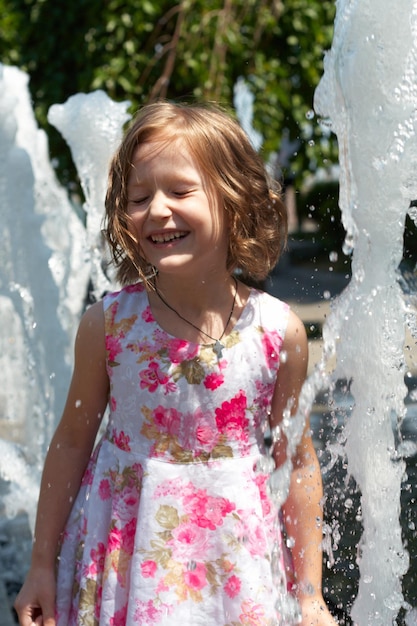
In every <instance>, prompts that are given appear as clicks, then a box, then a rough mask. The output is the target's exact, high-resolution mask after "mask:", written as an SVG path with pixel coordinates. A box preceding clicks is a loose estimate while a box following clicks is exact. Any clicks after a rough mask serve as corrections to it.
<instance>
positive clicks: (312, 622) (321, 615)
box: [299, 595, 337, 626]
mask: <svg viewBox="0 0 417 626" xmlns="http://www.w3.org/2000/svg"><path fill="white" fill-rule="evenodd" d="M299 603H300V607H301V614H302V618H301V622H300V624H301V626H336V624H337V622H336V620H335V619H334V617H333V616H332V614H331V613H330V611H329V609H328V608H327V606H326V603H325V602H324V600H323V597H322V596H321V595H311V596H305V597H303V599H300V600H299Z"/></svg>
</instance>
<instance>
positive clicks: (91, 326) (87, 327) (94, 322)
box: [75, 300, 104, 348]
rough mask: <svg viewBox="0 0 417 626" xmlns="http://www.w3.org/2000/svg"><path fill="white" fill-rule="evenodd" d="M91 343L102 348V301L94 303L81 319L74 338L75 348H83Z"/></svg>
mask: <svg viewBox="0 0 417 626" xmlns="http://www.w3.org/2000/svg"><path fill="white" fill-rule="evenodd" d="M92 343H96V344H97V345H100V344H101V343H102V344H103V346H104V310H103V301H102V300H100V301H99V302H95V303H94V304H92V305H91V306H90V307H88V309H87V310H86V311H85V313H84V314H83V316H82V317H81V321H80V324H79V327H78V332H77V337H76V343H75V346H76V348H77V347H78V348H83V347H85V346H86V345H87V346H88V345H89V346H91V344H92Z"/></svg>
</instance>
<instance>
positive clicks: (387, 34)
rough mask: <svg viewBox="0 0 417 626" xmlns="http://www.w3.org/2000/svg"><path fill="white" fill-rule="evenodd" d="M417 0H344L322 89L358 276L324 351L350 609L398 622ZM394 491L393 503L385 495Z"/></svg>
mask: <svg viewBox="0 0 417 626" xmlns="http://www.w3.org/2000/svg"><path fill="white" fill-rule="evenodd" d="M416 36H417V2H415V1H413V0H407V1H405V2H403V3H402V4H401V10H399V8H398V7H396V6H394V4H393V3H392V2H388V1H387V0H344V1H339V2H337V15H336V21H335V31H334V40H333V44H332V48H331V50H330V52H329V53H327V55H326V57H325V71H324V76H323V78H322V80H321V83H320V85H319V86H318V88H317V90H316V94H315V109H316V111H317V113H318V114H319V115H320V116H322V117H323V118H325V119H326V120H327V123H329V122H330V125H331V129H332V130H333V132H335V133H336V135H337V139H338V143H339V152H340V162H341V177H340V199H339V202H340V207H341V210H342V219H343V223H344V226H345V228H346V231H347V237H346V246H348V247H349V248H350V249H351V250H352V251H353V258H352V280H351V282H350V284H349V286H348V287H347V289H346V290H345V291H344V292H343V294H342V295H341V297H340V298H339V299H338V301H336V303H335V306H334V309H333V312H332V315H331V316H330V318H329V319H328V321H327V324H326V325H325V328H324V332H323V336H324V341H325V357H324V361H326V359H327V358H330V357H331V356H334V354H336V356H337V366H336V371H335V373H334V376H335V377H339V378H344V379H347V380H348V381H351V393H352V394H353V396H354V399H355V407H354V410H353V412H352V415H351V417H350V419H349V420H348V423H347V426H346V441H345V445H344V450H345V454H346V456H347V459H348V471H349V473H351V474H352V475H353V477H354V478H355V480H356V481H357V483H358V485H359V487H360V490H361V492H362V498H361V508H362V520H363V536H362V540H361V542H360V557H359V568H360V574H361V575H360V583H359V592H358V596H357V598H356V601H355V604H354V606H353V610H352V618H353V620H354V621H355V622H356V623H357V624H359V625H360V626H361V625H362V624H363V625H365V624H366V625H368V624H369V625H370V624H375V625H381V626H382V625H385V624H391V623H392V622H393V621H394V620H395V617H396V615H397V613H398V611H399V610H400V608H401V607H403V606H404V599H403V594H402V590H401V577H402V576H403V575H404V574H405V572H406V571H407V569H408V555H407V552H406V551H405V549H404V547H403V545H402V540H401V526H400V522H399V516H400V493H401V483H402V479H403V474H404V462H403V460H402V459H401V456H400V455H399V453H398V451H397V450H396V447H395V440H394V433H393V430H392V424H391V422H392V418H393V415H394V416H395V418H396V420H398V422H400V421H401V419H402V418H403V417H404V414H405V408H404V402H403V401H404V398H405V396H406V391H407V390H406V386H405V384H404V375H405V373H406V367H405V361H404V353H403V347H404V339H405V330H404V329H405V321H406V312H405V305H404V300H403V296H402V292H401V289H400V286H399V283H398V266H399V263H400V261H401V259H402V252H403V233H404V224H405V218H406V215H407V212H408V209H409V206H410V202H411V201H412V200H413V199H415V198H416V196H417V182H416V178H415V171H416V165H417V142H416V128H417V39H416ZM387 503H388V504H389V506H387Z"/></svg>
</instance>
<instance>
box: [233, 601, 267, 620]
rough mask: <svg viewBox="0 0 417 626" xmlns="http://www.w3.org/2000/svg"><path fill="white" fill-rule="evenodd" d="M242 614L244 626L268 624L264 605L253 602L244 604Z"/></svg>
mask: <svg viewBox="0 0 417 626" xmlns="http://www.w3.org/2000/svg"><path fill="white" fill-rule="evenodd" d="M241 610H242V613H241V614H240V615H239V619H240V622H241V624H242V626H264V624H265V623H266V619H265V611H264V608H263V606H262V605H260V604H255V602H254V601H253V600H245V602H242V607H241Z"/></svg>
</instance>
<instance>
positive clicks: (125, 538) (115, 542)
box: [108, 519, 136, 554]
mask: <svg viewBox="0 0 417 626" xmlns="http://www.w3.org/2000/svg"><path fill="white" fill-rule="evenodd" d="M135 534H136V519H131V520H130V521H129V522H128V523H127V524H125V525H124V526H122V528H118V527H117V526H115V525H114V526H113V527H112V528H111V529H110V532H109V537H108V549H109V550H110V551H111V552H113V551H114V550H123V551H124V552H126V553H127V554H133V548H134V544H135Z"/></svg>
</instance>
